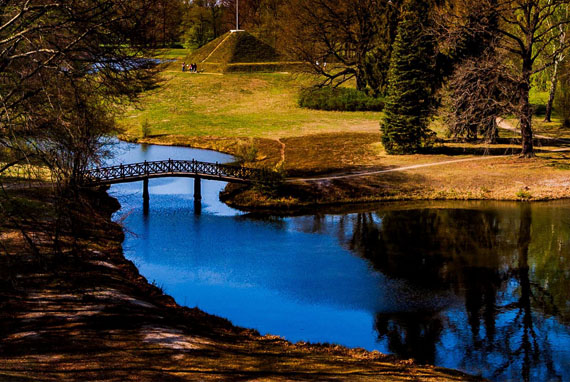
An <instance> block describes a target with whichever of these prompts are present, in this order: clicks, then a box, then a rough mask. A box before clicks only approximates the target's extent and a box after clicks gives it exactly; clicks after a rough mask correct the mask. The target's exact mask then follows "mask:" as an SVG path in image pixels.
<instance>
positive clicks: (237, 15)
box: [236, 0, 239, 31]
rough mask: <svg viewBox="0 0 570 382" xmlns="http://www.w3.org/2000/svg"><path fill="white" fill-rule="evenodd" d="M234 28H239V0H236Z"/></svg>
mask: <svg viewBox="0 0 570 382" xmlns="http://www.w3.org/2000/svg"><path fill="white" fill-rule="evenodd" d="M236 30H237V31H238V30H239V0H236Z"/></svg>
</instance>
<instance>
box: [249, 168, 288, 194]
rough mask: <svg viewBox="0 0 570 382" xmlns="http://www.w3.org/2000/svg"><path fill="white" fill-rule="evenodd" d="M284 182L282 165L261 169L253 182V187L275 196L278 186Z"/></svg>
mask: <svg viewBox="0 0 570 382" xmlns="http://www.w3.org/2000/svg"><path fill="white" fill-rule="evenodd" d="M284 182H285V171H284V169H283V166H280V167H278V168H276V169H268V168H264V169H262V172H261V173H260V174H259V177H258V178H257V179H256V180H255V181H254V182H253V187H254V189H256V190H257V191H259V192H260V193H262V194H263V195H266V196H270V197H271V196H273V197H274V196H276V195H277V194H278V192H279V188H280V187H281V186H282V185H283V183H284Z"/></svg>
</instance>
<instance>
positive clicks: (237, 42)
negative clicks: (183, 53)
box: [186, 32, 282, 65]
mask: <svg viewBox="0 0 570 382" xmlns="http://www.w3.org/2000/svg"><path fill="white" fill-rule="evenodd" d="M281 59H282V57H281V55H280V54H279V53H277V52H276V51H275V49H274V48H273V47H272V46H270V45H268V44H266V43H264V42H263V41H261V40H259V39H258V38H256V37H255V36H253V35H251V34H250V33H248V32H236V33H230V32H228V33H226V34H224V35H222V36H220V37H218V38H217V39H215V40H213V41H212V42H210V43H208V44H206V45H204V46H203V47H201V48H200V49H198V50H196V51H194V52H193V53H192V54H190V55H189V56H187V58H186V61H188V62H197V63H210V64H222V65H228V64H234V63H260V62H277V61H279V60H281Z"/></svg>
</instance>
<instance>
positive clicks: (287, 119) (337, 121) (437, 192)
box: [120, 66, 570, 211]
mask: <svg viewBox="0 0 570 382" xmlns="http://www.w3.org/2000/svg"><path fill="white" fill-rule="evenodd" d="M162 77H163V83H162V86H161V87H160V88H158V89H156V90H153V91H149V92H147V93H145V95H144V97H143V99H142V101H141V103H140V104H139V105H137V107H135V106H133V107H132V108H129V109H128V110H127V112H126V115H125V117H124V118H122V119H121V121H120V124H121V126H122V127H123V129H124V131H123V136H122V138H124V139H126V140H129V141H137V142H139V143H151V144H161V145H176V146H189V147H195V148H203V149H211V150H216V151H221V152H224V153H229V154H232V155H234V156H236V157H238V158H240V159H241V160H242V161H243V162H244V163H245V164H246V165H248V166H257V167H265V168H278V169H280V170H282V171H283V173H284V174H285V175H286V176H287V177H289V178H291V180H292V181H290V182H287V183H286V184H284V185H282V186H281V187H279V188H277V189H274V190H271V191H272V192H267V191H268V190H264V191H265V192H260V191H259V189H256V188H244V187H236V186H231V187H229V188H228V190H227V192H226V193H225V194H224V195H223V198H224V201H225V202H226V203H227V204H229V205H231V206H232V207H236V208H240V209H243V210H260V209H268V210H273V211H275V210H280V211H290V210H295V209H297V210H298V209H306V208H309V207H316V206H323V205H334V204H339V203H341V204H346V203H367V202H377V201H393V200H450V199H451V200H552V199H563V198H569V197H570V171H569V170H570V144H569V142H570V136H569V134H568V132H567V131H565V130H564V129H563V128H561V127H560V121H559V120H556V121H555V122H553V123H548V124H545V123H544V122H540V120H541V117H538V116H535V118H534V121H533V124H534V126H535V127H536V129H535V130H536V131H535V133H536V134H537V137H542V138H539V139H537V140H536V141H535V144H536V153H537V155H536V157H535V158H531V159H523V158H519V157H518V153H519V152H520V139H519V136H518V135H517V133H516V132H513V131H510V130H505V129H502V130H501V131H500V138H499V139H498V142H497V144H493V145H490V144H485V143H465V142H461V141H457V140H453V139H450V138H448V137H447V131H446V127H445V125H444V123H443V122H442V121H441V120H436V121H434V122H433V123H432V125H431V126H430V128H431V129H432V130H433V131H434V132H435V133H436V134H437V139H436V140H435V141H434V146H433V147H432V148H431V149H430V150H426V152H424V153H422V154H417V155H401V156H394V155H388V154H386V152H385V151H384V149H383V146H382V144H381V135H380V131H379V130H380V129H379V122H380V120H381V119H382V115H383V114H382V113H381V112H366V113H361V112H344V113H342V112H327V111H321V110H309V109H303V108H299V107H298V105H297V96H298V92H299V91H300V89H302V88H304V87H307V86H311V85H312V84H314V83H315V81H318V79H316V78H314V77H311V76H308V75H302V74H296V75H294V74H284V73H266V74H226V75H223V76H214V75H210V74H207V73H205V74H200V75H190V74H188V73H182V72H180V71H179V70H178V67H172V66H171V67H167V68H166V69H165V70H164V71H163V72H162ZM535 93H536V92H535ZM533 94H534V93H533ZM537 94H538V93H537ZM537 94H534V98H533V102H535V103H536V102H542V98H540V97H538V98H537ZM539 98H540V99H539ZM511 124H512V123H511ZM548 138H558V140H553V139H548ZM370 173H372V174H370ZM355 174H356V175H357V174H370V175H361V176H354V175H355Z"/></svg>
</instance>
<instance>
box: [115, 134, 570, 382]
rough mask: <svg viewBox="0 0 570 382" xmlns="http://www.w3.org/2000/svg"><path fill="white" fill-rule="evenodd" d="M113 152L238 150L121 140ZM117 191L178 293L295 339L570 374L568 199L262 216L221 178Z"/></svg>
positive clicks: (139, 242) (485, 369) (496, 369)
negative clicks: (233, 202)
mask: <svg viewBox="0 0 570 382" xmlns="http://www.w3.org/2000/svg"><path fill="white" fill-rule="evenodd" d="M116 152H117V155H116V157H115V158H114V159H113V160H112V162H113V163H120V162H123V163H130V162H139V161H144V160H148V161H151V160H163V159H168V158H171V159H192V158H194V159H197V160H202V161H211V162H216V161H218V162H227V161H230V160H231V157H230V156H227V155H224V154H220V153H216V152H212V151H205V150H194V149H188V148H177V147H164V146H145V145H135V144H126V143H121V144H119V145H117V147H116ZM202 182H203V184H202V197H203V199H202V207H201V211H200V213H196V212H197V211H194V203H193V197H192V192H193V180H192V179H185V178H171V179H170V178H162V179H153V180H151V181H150V210H149V211H148V213H147V214H145V213H144V211H143V203H142V185H141V184H140V183H130V184H120V185H114V186H112V187H111V190H110V194H111V195H112V196H114V197H116V198H118V200H119V201H120V203H121V205H122V209H121V210H120V211H119V212H117V214H116V215H115V219H116V220H120V221H121V222H122V223H123V224H124V226H125V229H126V231H127V234H126V239H125V242H124V250H125V255H126V256H127V258H129V259H130V260H132V261H133V262H134V263H135V264H136V265H137V267H138V268H139V270H140V272H141V273H142V274H143V275H144V276H145V277H146V278H147V279H148V280H149V281H151V282H153V283H155V284H157V285H159V286H161V287H162V288H163V289H164V290H165V292H166V293H168V294H169V295H171V296H173V297H174V298H175V299H176V301H177V302H178V303H179V304H182V305H185V306H189V307H195V306H196V307H199V308H200V309H202V310H204V311H206V312H208V313H211V314H215V315H218V316H222V317H225V318H228V319H229V320H231V321H232V322H233V323H234V324H236V325H239V326H244V327H248V328H255V329H257V330H258V331H259V332H260V333H262V334H266V333H271V334H275V335H280V336H282V337H284V338H286V339H287V340H290V341H292V342H296V341H309V342H320V343H338V344H342V345H346V346H349V347H362V348H365V349H368V350H379V351H381V352H383V353H391V354H395V355H397V356H398V357H401V358H404V359H406V358H414V359H416V360H417V361H418V362H419V363H429V364H435V365H438V366H444V367H449V368H455V369H460V370H463V371H466V372H468V373H472V374H478V375H483V376H484V377H487V378H489V379H492V380H500V381H502V380H517V381H518V380H526V381H539V380H540V381H546V380H564V381H567V380H570V224H569V223H570V214H569V212H570V202H568V201H564V202H551V203H532V204H531V203H506V202H448V203H445V202H431V203H414V204H410V203H400V204H384V205H377V206H374V207H370V208H368V209H363V208H361V207H359V208H358V209H352V210H351V209H350V208H349V209H347V210H346V211H344V212H342V213H334V214H317V215H309V216H298V217H278V216H267V217H263V218H260V217H254V216H250V215H248V214H244V213H241V212H239V211H236V210H234V209H231V208H229V207H227V206H225V205H224V204H223V203H221V202H220V201H219V199H218V194H219V192H220V191H221V190H222V189H223V188H224V187H225V184H224V183H222V182H214V181H202Z"/></svg>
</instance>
